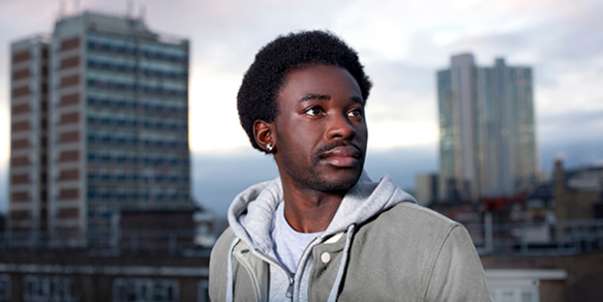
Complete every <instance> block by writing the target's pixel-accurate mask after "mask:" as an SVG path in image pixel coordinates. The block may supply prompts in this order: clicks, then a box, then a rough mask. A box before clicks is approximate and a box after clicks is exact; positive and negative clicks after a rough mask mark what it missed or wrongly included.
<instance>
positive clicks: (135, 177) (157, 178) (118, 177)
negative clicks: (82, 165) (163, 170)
mask: <svg viewBox="0 0 603 302" xmlns="http://www.w3.org/2000/svg"><path fill="white" fill-rule="evenodd" d="M189 179H190V177H189V176H188V175H184V176H182V175H180V176H178V175H170V176H164V175H154V176H147V175H141V174H135V173H128V174H112V173H88V181H89V182H91V183H94V182H97V181H123V182H139V181H140V182H146V183H178V182H188V181H189Z"/></svg>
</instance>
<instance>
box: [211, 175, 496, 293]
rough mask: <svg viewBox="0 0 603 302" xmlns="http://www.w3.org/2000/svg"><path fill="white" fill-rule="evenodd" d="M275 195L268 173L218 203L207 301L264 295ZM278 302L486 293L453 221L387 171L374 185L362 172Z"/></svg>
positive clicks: (476, 262) (273, 264)
mask: <svg viewBox="0 0 603 302" xmlns="http://www.w3.org/2000/svg"><path fill="white" fill-rule="evenodd" d="M282 200H283V198H282V187H281V184H280V181H279V180H278V179H275V180H272V181H268V182H264V183H260V184H257V185H254V186H252V187H250V188H248V189H247V190H245V191H243V192H242V193H241V194H239V195H238V196H237V197H236V198H235V200H234V202H233V204H232V205H231V206H230V209H229V211H228V222H229V225H230V227H229V228H228V229H226V230H225V231H224V233H223V234H222V235H221V236H220V238H219V239H218V241H217V242H216V245H215V246H214V248H213V250H212V253H211V260H210V272H209V273H210V275H209V295H210V298H211V300H212V301H214V302H217V301H229V302H230V301H268V297H269V290H271V289H269V286H270V284H271V282H270V278H271V268H272V272H274V269H275V268H276V269H279V268H280V269H283V266H282V265H281V264H280V263H278V261H276V260H275V259H276V258H275V257H274V252H273V246H272V240H271V237H270V228H271V225H272V224H271V222H272V217H273V212H274V210H275V209H276V207H277V205H278V204H279V203H280V202H282ZM283 270H284V269H283ZM280 275H282V274H280ZM275 277H276V276H275ZM272 284H274V282H272ZM272 290H277V289H272ZM283 301H317V302H318V301H451V302H452V301H458V302H461V301H463V302H464V301H490V298H489V293H488V290H487V286H486V281H485V275H484V271H483V268H482V265H481V262H480V259H479V257H478V256H477V253H476V251H475V248H474V246H473V243H472V242H471V238H470V237H469V234H468V233H467V231H466V230H465V228H464V227H463V226H462V225H460V224H458V223H456V222H454V221H452V220H450V219H448V218H446V217H444V216H442V215H440V214H437V213H435V212H433V211H431V210H429V209H426V208H423V207H421V206H418V205H416V204H415V202H414V199H413V198H412V197H411V196H410V195H408V194H407V193H406V192H404V191H402V190H400V189H399V188H397V187H396V186H395V185H394V184H393V183H392V182H391V181H390V180H389V179H388V178H387V177H385V178H383V179H382V180H381V181H380V182H379V183H374V182H372V181H371V180H370V179H369V178H368V177H366V176H365V175H364V174H363V176H362V177H361V179H360V180H359V181H358V183H357V184H356V185H355V186H354V187H353V188H352V189H351V190H350V191H349V192H348V194H347V195H346V196H345V197H344V199H343V200H342V203H341V205H340V206H339V208H338V210H337V213H336V214H335V216H334V217H333V220H332V221H331V223H330V225H329V226H328V227H327V229H326V230H325V232H324V233H323V234H322V235H321V236H320V237H318V238H317V239H316V240H314V241H313V242H312V243H311V244H310V245H309V246H308V248H306V250H305V252H304V254H303V255H302V258H301V259H300V263H299V265H298V270H297V272H296V273H295V275H293V276H290V278H289V288H288V289H287V297H285V296H283Z"/></svg>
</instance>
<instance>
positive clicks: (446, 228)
mask: <svg viewBox="0 0 603 302" xmlns="http://www.w3.org/2000/svg"><path fill="white" fill-rule="evenodd" d="M373 223H374V224H375V226H376V227H378V228H387V229H395V230H397V232H399V233H406V234H408V235H413V234H414V235H428V234H431V235H436V234H438V235H439V236H446V235H447V234H448V233H450V231H451V230H452V229H454V228H456V227H459V226H461V225H460V224H459V223H458V222H456V221H454V220H452V219H450V218H448V217H446V216H444V215H442V214H440V213H437V212H435V211H433V210H431V209H428V208H426V207H423V206H420V205H418V204H415V203H412V202H402V203H399V204H397V205H395V206H393V207H391V208H389V209H387V210H385V211H383V212H381V213H380V214H379V215H378V216H377V217H376V218H375V219H374V222H373ZM439 236H438V237H439Z"/></svg>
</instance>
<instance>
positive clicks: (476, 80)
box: [437, 54, 537, 200]
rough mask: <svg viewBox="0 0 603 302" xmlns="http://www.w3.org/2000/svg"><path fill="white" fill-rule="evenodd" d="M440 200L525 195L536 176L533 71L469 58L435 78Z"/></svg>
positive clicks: (457, 61)
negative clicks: (478, 61) (488, 63)
mask: <svg viewBox="0 0 603 302" xmlns="http://www.w3.org/2000/svg"><path fill="white" fill-rule="evenodd" d="M437 85H438V107H439V124H440V146H439V147H440V148H439V153H440V163H439V165H440V167H439V170H440V177H441V182H440V196H441V198H442V199H445V200H477V199H479V198H480V197H499V196H512V195H515V194H517V193H520V192H525V191H526V190H528V189H529V188H530V187H531V186H532V185H533V184H534V182H535V180H536V175H537V170H536V169H537V158H536V153H537V152H536V139H535V129H534V100H533V95H534V93H533V79H532V70H531V68H529V67H516V66H508V65H506V63H505V61H504V59H501V58H498V59H496V61H495V64H494V66H491V67H480V66H478V65H477V64H476V63H475V60H474V57H473V55H471V54H460V55H456V56H453V57H452V58H451V64H450V68H448V69H443V70H440V71H438V73H437Z"/></svg>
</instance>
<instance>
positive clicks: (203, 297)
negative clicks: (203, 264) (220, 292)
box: [197, 280, 209, 302]
mask: <svg viewBox="0 0 603 302" xmlns="http://www.w3.org/2000/svg"><path fill="white" fill-rule="evenodd" d="M197 302H209V284H208V283H207V280H201V281H199V285H198V286H197Z"/></svg>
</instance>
